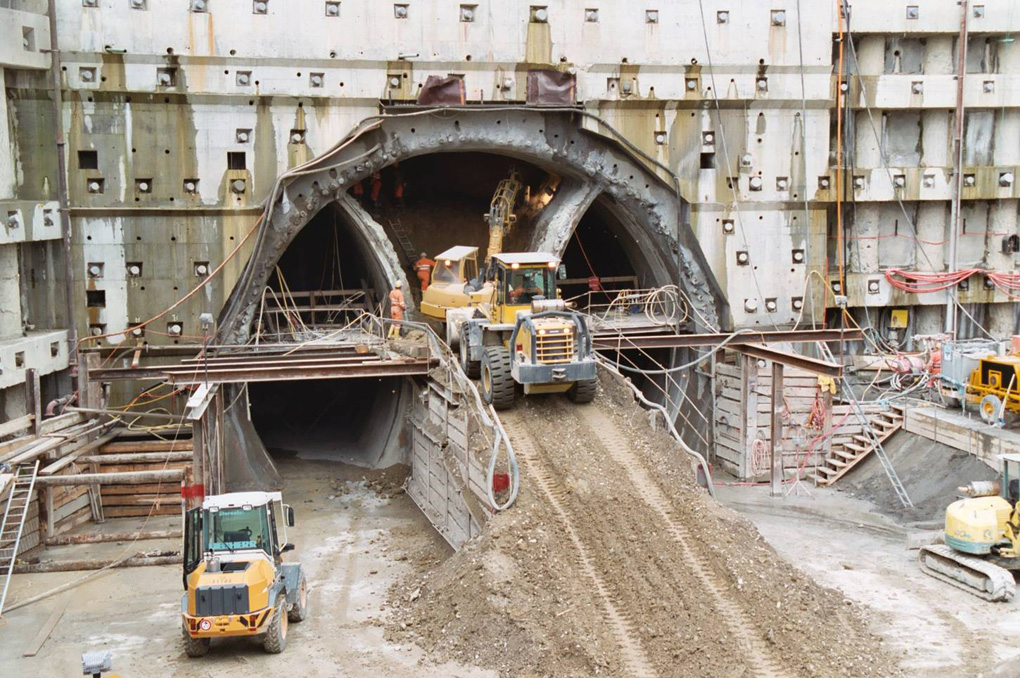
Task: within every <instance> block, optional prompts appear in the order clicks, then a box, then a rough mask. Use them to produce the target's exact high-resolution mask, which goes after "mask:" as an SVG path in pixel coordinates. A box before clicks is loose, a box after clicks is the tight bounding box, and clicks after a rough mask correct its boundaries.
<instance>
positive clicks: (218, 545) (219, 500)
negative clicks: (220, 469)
mask: <svg viewBox="0 0 1020 678" xmlns="http://www.w3.org/2000/svg"><path fill="white" fill-rule="evenodd" d="M293 526H294V509H292V508H291V507H290V506H287V505H286V504H284V503H283V500H282V498H281V496H280V493H279V492H235V493H232V494H221V495H216V496H210V497H206V498H205V500H204V501H203V502H202V506H201V507H197V508H194V509H191V510H189V511H187V512H186V513H185V516H184V591H185V593H184V597H183V598H181V615H182V621H183V629H182V630H183V636H184V651H185V653H186V654H187V655H188V656H189V657H201V656H202V655H204V654H205V653H206V652H208V651H209V643H210V641H211V640H212V639H213V638H230V637H235V636H247V637H251V636H259V637H261V639H262V642H263V645H264V646H265V649H266V652H271V653H278V652H283V649H284V648H285V647H286V646H287V630H288V625H289V622H299V621H302V620H304V619H305V617H306V616H307V615H308V585H307V583H306V581H305V574H304V571H303V570H302V569H301V564H300V563H285V562H283V555H284V554H285V553H287V552H288V551H293V550H294V545H293V544H291V543H288V542H287V527H293Z"/></svg>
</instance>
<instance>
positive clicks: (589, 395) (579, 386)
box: [567, 379, 598, 405]
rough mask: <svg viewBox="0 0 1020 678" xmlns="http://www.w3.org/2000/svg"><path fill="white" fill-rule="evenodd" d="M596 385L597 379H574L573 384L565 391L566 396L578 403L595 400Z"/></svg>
mask: <svg viewBox="0 0 1020 678" xmlns="http://www.w3.org/2000/svg"><path fill="white" fill-rule="evenodd" d="M597 386H598V380H597V379H586V380H584V381H575V382H574V385H573V386H571V387H570V390H568V391H567V397H568V398H570V400H571V401H572V402H575V403H577V404H579V405H583V404H585V403H590V402H591V401H593V400H595V390H596V387H597Z"/></svg>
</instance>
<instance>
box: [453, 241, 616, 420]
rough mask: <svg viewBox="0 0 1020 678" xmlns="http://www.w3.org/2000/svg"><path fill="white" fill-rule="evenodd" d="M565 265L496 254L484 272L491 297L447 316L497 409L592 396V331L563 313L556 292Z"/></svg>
mask: <svg viewBox="0 0 1020 678" xmlns="http://www.w3.org/2000/svg"><path fill="white" fill-rule="evenodd" d="M558 273H559V274H560V275H561V276H562V273H563V271H562V267H561V266H560V263H559V261H558V260H557V259H555V258H553V257H551V256H550V255H549V254H545V253H542V252H519V253H512V254H511V253H503V254H494V255H493V256H492V262H491V264H490V266H489V268H488V271H487V274H486V283H487V287H489V288H490V289H491V290H492V292H491V297H490V299H491V301H490V302H489V303H487V304H483V305H481V306H478V307H469V308H466V309H463V310H460V309H458V311H459V312H460V313H461V314H463V315H461V316H460V317H459V318H458V317H457V312H456V311H455V312H451V313H448V315H447V318H448V320H447V322H448V323H449V322H454V321H456V322H458V324H459V328H460V330H459V332H457V335H458V337H459V340H460V341H459V346H458V349H459V354H460V363H461V366H462V367H463V368H464V371H465V372H466V373H467V374H468V376H470V377H472V378H476V377H481V382H482V389H481V390H482V397H483V398H484V399H485V401H486V402H487V403H490V404H492V405H493V407H495V408H496V409H507V408H509V407H511V406H512V405H513V403H514V399H515V398H516V395H517V391H518V386H520V390H521V391H523V392H524V394H526V395H527V394H532V393H566V394H567V396H568V397H569V398H570V399H571V400H573V401H574V402H579V403H587V402H591V400H592V399H593V398H594V397H595V384H596V365H595V359H594V357H593V355H592V342H591V332H590V331H589V330H588V324H587V322H586V321H585V319H584V316H582V315H581V314H579V313H576V312H573V311H569V310H567V307H566V304H565V303H564V301H563V300H562V299H560V297H559V290H557V289H556V278H557V274H558Z"/></svg>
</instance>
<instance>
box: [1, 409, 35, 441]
mask: <svg viewBox="0 0 1020 678" xmlns="http://www.w3.org/2000/svg"><path fill="white" fill-rule="evenodd" d="M33 421H34V417H33V416H32V415H31V414H26V415H24V416H21V417H18V418H17V419H11V420H10V421H6V422H4V423H2V424H0V438H6V437H7V436H9V435H14V434H15V433H17V432H18V431H24V430H25V429H27V428H29V427H30V426H32V422H33Z"/></svg>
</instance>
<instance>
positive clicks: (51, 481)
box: [35, 469, 184, 485]
mask: <svg viewBox="0 0 1020 678" xmlns="http://www.w3.org/2000/svg"><path fill="white" fill-rule="evenodd" d="M183 477H184V472H183V471H182V470H181V469H174V470H166V471H137V472H134V473H79V474H76V475H67V476H49V477H46V478H36V481H35V482H36V485H119V484H134V483H138V484H141V483H153V482H157V481H166V482H180V480H181V478H183Z"/></svg>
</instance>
